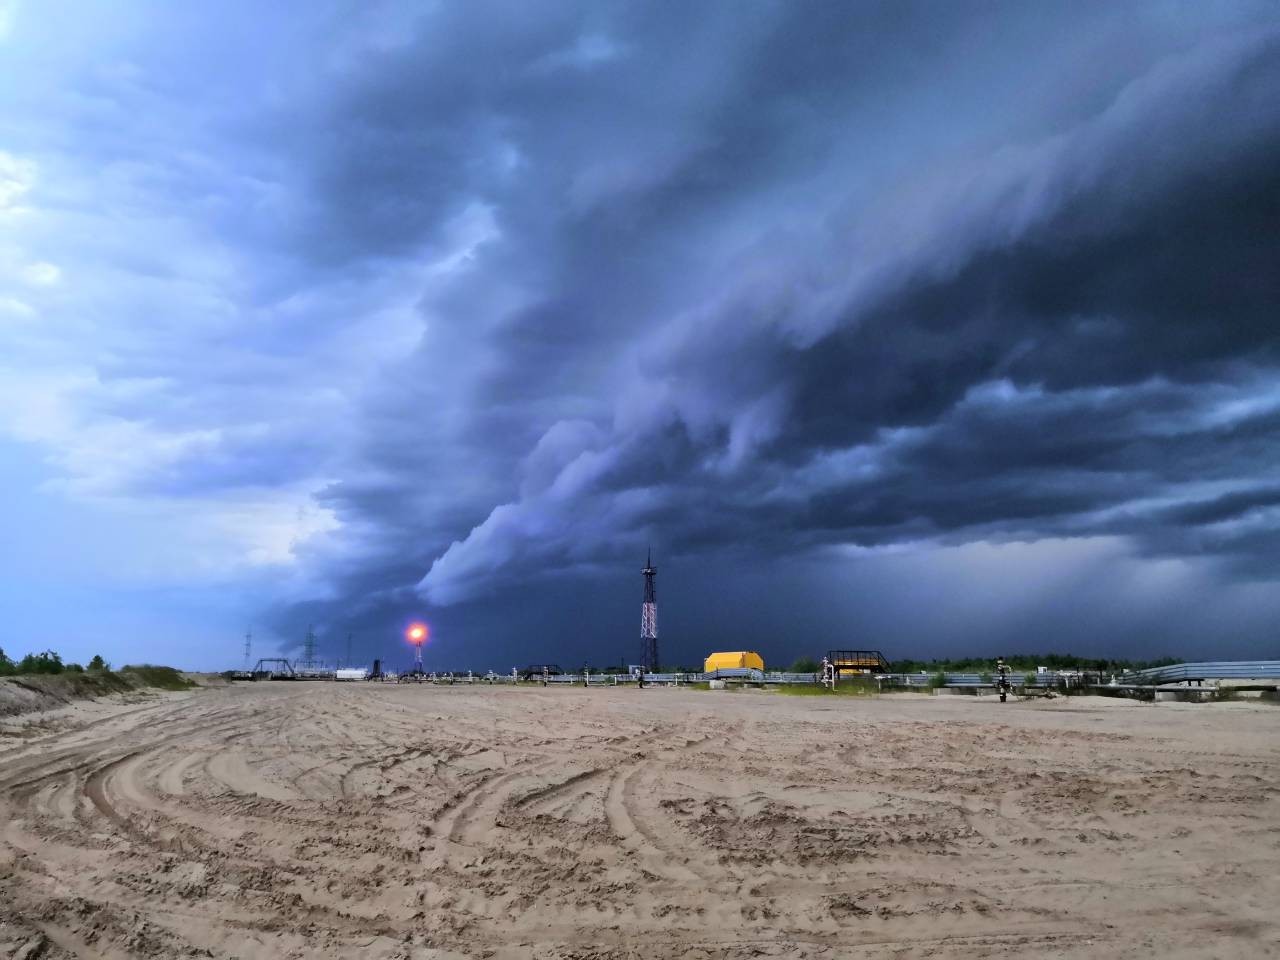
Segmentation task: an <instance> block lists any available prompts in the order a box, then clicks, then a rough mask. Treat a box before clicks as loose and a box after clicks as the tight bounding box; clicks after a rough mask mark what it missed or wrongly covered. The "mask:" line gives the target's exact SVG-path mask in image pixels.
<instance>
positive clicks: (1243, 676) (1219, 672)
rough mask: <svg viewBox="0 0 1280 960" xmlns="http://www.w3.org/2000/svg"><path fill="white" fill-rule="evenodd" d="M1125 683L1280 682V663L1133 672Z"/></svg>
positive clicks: (1178, 666)
mask: <svg viewBox="0 0 1280 960" xmlns="http://www.w3.org/2000/svg"><path fill="white" fill-rule="evenodd" d="M1120 679H1121V680H1122V681H1123V682H1125V683H1181V682H1183V681H1187V680H1280V660H1207V661H1201V662H1200V663H1174V664H1170V665H1169V666H1167V667H1151V668H1150V669H1148V670H1134V671H1131V672H1129V673H1126V674H1124V675H1123V676H1122V677H1120Z"/></svg>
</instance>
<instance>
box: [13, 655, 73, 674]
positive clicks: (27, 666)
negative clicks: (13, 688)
mask: <svg viewBox="0 0 1280 960" xmlns="http://www.w3.org/2000/svg"><path fill="white" fill-rule="evenodd" d="M64 669H65V667H63V665H62V657H61V656H59V655H58V654H56V653H54V652H53V651H52V650H46V651H45V652H44V653H28V654H27V655H26V656H25V657H23V658H22V659H21V660H20V661H18V670H17V672H18V673H43V674H53V673H61V672H62V671H63V670H64Z"/></svg>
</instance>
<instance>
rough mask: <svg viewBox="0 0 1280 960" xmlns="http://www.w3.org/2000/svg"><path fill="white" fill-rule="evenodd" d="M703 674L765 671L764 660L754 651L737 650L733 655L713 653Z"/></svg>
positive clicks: (705, 665)
mask: <svg viewBox="0 0 1280 960" xmlns="http://www.w3.org/2000/svg"><path fill="white" fill-rule="evenodd" d="M702 669H703V672H705V673H714V672H715V671H717V670H763V669H764V658H763V657H762V656H760V654H758V653H756V652H755V651H754V650H735V651H733V652H731V653H713V654H711V656H709V657H707V659H706V661H705V662H704V663H703V665H702Z"/></svg>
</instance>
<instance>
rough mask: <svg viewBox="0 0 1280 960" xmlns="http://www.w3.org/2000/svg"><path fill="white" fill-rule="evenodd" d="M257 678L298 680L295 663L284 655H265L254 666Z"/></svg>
mask: <svg viewBox="0 0 1280 960" xmlns="http://www.w3.org/2000/svg"><path fill="white" fill-rule="evenodd" d="M252 673H253V679H255V680H297V679H298V674H297V673H296V672H295V671H294V669H293V664H291V663H290V662H289V661H288V660H286V659H284V658H283V657H270V658H268V657H263V658H262V659H261V660H259V661H258V662H257V663H256V664H255V665H254V667H253V671H252Z"/></svg>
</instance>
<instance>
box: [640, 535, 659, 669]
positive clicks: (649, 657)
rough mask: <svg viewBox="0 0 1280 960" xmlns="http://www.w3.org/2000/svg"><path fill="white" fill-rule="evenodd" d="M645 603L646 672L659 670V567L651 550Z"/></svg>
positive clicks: (642, 644)
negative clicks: (657, 580)
mask: <svg viewBox="0 0 1280 960" xmlns="http://www.w3.org/2000/svg"><path fill="white" fill-rule="evenodd" d="M643 572H644V604H643V605H642V606H641V607H640V665H641V666H642V667H643V668H644V671H645V673H657V672H658V590H657V587H656V585H655V580H656V579H657V576H658V568H657V567H655V566H654V565H653V554H652V552H650V553H649V554H648V556H647V557H646V558H645V562H644V571H643Z"/></svg>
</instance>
